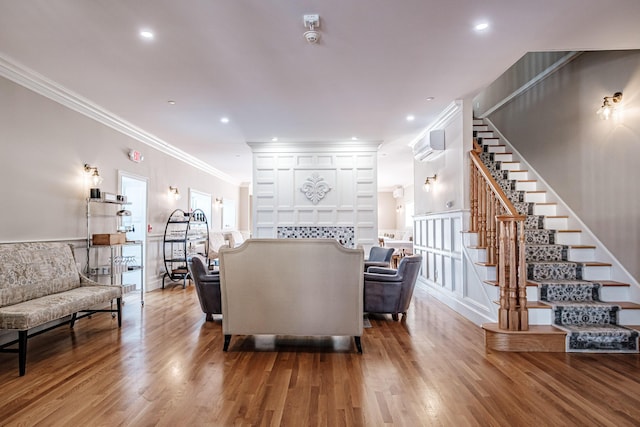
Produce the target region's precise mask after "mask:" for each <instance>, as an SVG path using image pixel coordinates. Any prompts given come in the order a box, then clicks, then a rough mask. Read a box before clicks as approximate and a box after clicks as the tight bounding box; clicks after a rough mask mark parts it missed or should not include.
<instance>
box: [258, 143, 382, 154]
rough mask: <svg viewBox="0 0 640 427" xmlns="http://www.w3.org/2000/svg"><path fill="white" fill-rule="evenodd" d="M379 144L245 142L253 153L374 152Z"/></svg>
mask: <svg viewBox="0 0 640 427" xmlns="http://www.w3.org/2000/svg"><path fill="white" fill-rule="evenodd" d="M381 144H382V141H325V142H323V141H309V142H305V141H298V142H271V141H269V142H266V141H265V142H261V141H247V145H248V146H249V147H251V150H252V151H253V152H254V153H283V152H296V153H307V152H309V153H311V152H372V151H373V152H375V151H378V148H379V147H380V145H381Z"/></svg>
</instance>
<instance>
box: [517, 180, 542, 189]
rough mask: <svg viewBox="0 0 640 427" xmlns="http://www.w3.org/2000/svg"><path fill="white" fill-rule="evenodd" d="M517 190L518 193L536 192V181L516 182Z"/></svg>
mask: <svg viewBox="0 0 640 427" xmlns="http://www.w3.org/2000/svg"><path fill="white" fill-rule="evenodd" d="M516 190H518V191H536V190H537V183H536V182H535V181H516Z"/></svg>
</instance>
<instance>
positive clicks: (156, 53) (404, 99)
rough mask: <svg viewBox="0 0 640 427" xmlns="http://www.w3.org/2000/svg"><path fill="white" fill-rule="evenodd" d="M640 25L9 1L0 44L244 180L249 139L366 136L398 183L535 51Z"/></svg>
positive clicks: (356, 7) (355, 6)
mask: <svg viewBox="0 0 640 427" xmlns="http://www.w3.org/2000/svg"><path fill="white" fill-rule="evenodd" d="M304 14H319V15H320V24H321V25H320V28H319V29H318V30H319V32H320V34H321V40H320V42H319V43H318V44H316V45H310V44H308V43H307V42H306V41H305V39H304V38H303V33H304V31H305V30H306V29H305V28H304V26H303V15H304ZM483 20H486V21H487V22H489V23H490V24H491V27H490V28H489V30H487V31H485V32H483V33H477V32H475V31H474V30H473V26H474V25H475V24H476V23H478V22H480V21H483ZM638 23H640V1H638V0H607V1H602V0H538V1H531V0H485V1H477V0H446V1H445V0H395V1H394V0H322V1H312V0H180V1H177V0H135V1H134V0H90V1H87V0H64V1H63V0H29V1H16V0H0V55H1V56H3V57H4V59H5V60H8V61H10V62H13V63H16V64H19V65H22V66H24V67H27V68H29V69H31V70H34V71H36V72H37V73H40V74H42V75H43V76H45V77H47V78H48V79H50V80H52V81H54V82H56V83H58V84H59V85H62V86H63V87H65V88H67V89H68V90H70V91H72V92H75V93H76V94H79V95H80V96H82V97H84V98H87V99H88V100H90V101H91V102H93V103H94V104H96V105H98V106H100V107H102V108H103V109H105V110H107V111H109V112H111V113H112V114H114V115H116V116H119V117H121V118H122V119H123V120H126V121H128V122H130V123H132V124H134V125H136V126H137V127H139V128H141V129H143V130H144V131H146V132H148V133H149V134H152V135H154V136H155V137H157V138H159V139H161V140H163V141H166V142H167V143H169V144H171V145H173V146H176V147H179V148H180V149H182V150H184V151H186V152H187V153H190V154H192V155H194V156H196V157H198V158H199V159H201V160H203V161H205V162H206V163H208V164H210V165H211V166H213V167H215V168H217V169H218V170H220V171H222V172H224V173H226V174H228V175H230V176H232V177H234V179H235V180H237V182H247V181H250V180H251V154H250V149H249V147H248V146H247V145H246V143H245V142H246V141H269V140H271V138H272V137H273V136H277V137H278V138H279V141H283V142H304V141H340V140H350V139H351V137H352V136H357V137H358V138H359V139H360V140H375V141H381V142H382V146H381V149H380V151H381V154H380V161H379V177H378V183H379V186H380V187H381V188H391V187H394V186H396V185H410V184H412V182H413V177H412V172H411V170H412V156H411V150H410V148H409V147H408V146H407V144H408V143H409V141H411V139H412V138H413V137H415V135H417V134H418V133H419V132H420V131H421V130H423V129H424V128H425V127H427V126H428V125H429V124H430V123H431V122H433V120H434V119H435V118H436V117H437V115H438V113H439V112H441V111H442V110H443V109H444V108H445V107H446V106H447V105H449V104H450V103H451V102H452V101H453V100H455V99H460V98H465V97H468V96H472V95H474V94H476V93H477V92H478V91H479V90H481V89H482V88H483V87H485V86H486V85H487V84H489V83H491V82H492V81H493V80H494V79H495V78H497V77H498V76H499V75H500V74H501V73H502V72H503V71H504V70H506V69H507V68H508V67H509V66H511V65H512V64H513V63H514V62H515V61H517V60H518V59H519V58H520V57H521V56H522V55H524V54H525V53H526V52H528V51H548V50H591V49H637V48H640V25H639V24H638ZM142 28H148V29H151V30H152V31H153V32H154V33H155V38H154V40H153V41H147V40H142V39H141V38H140V37H139V35H138V32H139V30H140V29H142ZM431 96H433V97H435V99H434V100H433V101H427V100H426V99H427V97H431ZM169 100H174V101H176V104H175V105H170V104H169V103H168V102H167V101H169ZM407 114H414V115H415V117H416V120H415V121H413V122H411V123H409V122H407V121H406V120H405V117H406V116H407ZM223 116H226V117H228V118H229V119H230V122H229V123H228V124H223V123H221V122H220V118H221V117H223Z"/></svg>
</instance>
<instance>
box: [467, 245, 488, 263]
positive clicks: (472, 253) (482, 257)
mask: <svg viewBox="0 0 640 427" xmlns="http://www.w3.org/2000/svg"><path fill="white" fill-rule="evenodd" d="M467 253H468V254H469V258H471V262H486V261H487V250H486V249H473V248H467Z"/></svg>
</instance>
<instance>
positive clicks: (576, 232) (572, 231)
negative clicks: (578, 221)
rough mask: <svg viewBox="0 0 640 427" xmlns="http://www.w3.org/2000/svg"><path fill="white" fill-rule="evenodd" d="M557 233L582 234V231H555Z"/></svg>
mask: <svg viewBox="0 0 640 427" xmlns="http://www.w3.org/2000/svg"><path fill="white" fill-rule="evenodd" d="M555 232H556V233H582V230H555Z"/></svg>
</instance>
